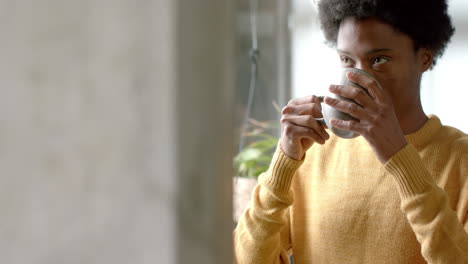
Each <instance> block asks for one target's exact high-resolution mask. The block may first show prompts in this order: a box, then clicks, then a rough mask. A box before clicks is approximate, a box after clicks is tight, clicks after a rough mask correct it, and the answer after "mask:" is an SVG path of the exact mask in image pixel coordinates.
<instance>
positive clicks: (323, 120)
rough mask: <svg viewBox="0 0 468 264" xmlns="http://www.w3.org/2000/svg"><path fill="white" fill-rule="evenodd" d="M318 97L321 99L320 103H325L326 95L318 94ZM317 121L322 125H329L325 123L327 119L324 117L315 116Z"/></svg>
mask: <svg viewBox="0 0 468 264" xmlns="http://www.w3.org/2000/svg"><path fill="white" fill-rule="evenodd" d="M317 98H318V99H319V101H320V103H323V99H324V98H325V96H317ZM315 121H317V122H318V123H319V124H320V125H322V126H327V124H326V123H325V119H323V117H322V118H315Z"/></svg>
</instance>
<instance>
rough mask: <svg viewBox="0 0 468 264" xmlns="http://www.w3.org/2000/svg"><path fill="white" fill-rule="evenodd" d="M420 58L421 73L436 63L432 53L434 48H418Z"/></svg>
mask: <svg viewBox="0 0 468 264" xmlns="http://www.w3.org/2000/svg"><path fill="white" fill-rule="evenodd" d="M418 60H419V65H420V71H421V73H423V72H425V71H427V70H428V69H430V68H431V66H432V64H433V63H434V54H433V53H432V50H430V49H428V48H420V49H419V50H418Z"/></svg>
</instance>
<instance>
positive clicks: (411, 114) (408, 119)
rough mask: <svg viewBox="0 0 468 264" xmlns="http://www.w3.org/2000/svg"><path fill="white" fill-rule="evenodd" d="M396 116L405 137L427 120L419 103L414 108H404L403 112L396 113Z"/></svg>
mask: <svg viewBox="0 0 468 264" xmlns="http://www.w3.org/2000/svg"><path fill="white" fill-rule="evenodd" d="M400 109H402V108H400ZM396 114H397V118H398V121H399V122H400V127H401V130H403V133H404V134H405V135H409V134H411V133H414V132H416V131H418V130H419V129H421V128H422V127H423V126H424V124H425V123H426V122H427V120H428V117H427V116H426V114H425V113H424V110H423V108H422V106H421V103H418V104H417V105H416V106H414V105H413V106H408V107H405V108H404V109H403V111H400V112H397V113H396Z"/></svg>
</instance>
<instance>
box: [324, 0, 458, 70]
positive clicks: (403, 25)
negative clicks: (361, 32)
mask: <svg viewBox="0 0 468 264" xmlns="http://www.w3.org/2000/svg"><path fill="white" fill-rule="evenodd" d="M318 9H319V19H320V25H321V28H322V30H323V32H324V35H325V39H326V41H327V43H329V44H330V45H332V46H336V44H337V36H338V30H339V28H340V23H341V22H342V21H343V19H345V18H347V17H355V18H357V19H366V18H375V19H378V20H380V21H382V22H384V23H387V24H389V25H391V26H392V27H393V28H395V29H396V30H397V31H399V32H401V33H404V34H406V35H407V36H409V37H410V38H411V39H412V40H413V43H414V45H415V49H418V48H428V49H430V50H432V52H433V54H434V63H433V65H435V63H436V61H437V59H438V58H439V57H440V56H442V54H443V53H444V51H445V48H446V47H447V44H448V43H449V41H450V39H451V37H452V35H453V34H454V33H455V28H454V27H453V25H452V21H451V19H450V16H449V15H448V13H447V1H446V0H321V1H320V2H319V4H318Z"/></svg>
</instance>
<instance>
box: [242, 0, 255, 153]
mask: <svg viewBox="0 0 468 264" xmlns="http://www.w3.org/2000/svg"><path fill="white" fill-rule="evenodd" d="M257 14H258V0H250V34H251V38H252V47H251V48H250V50H249V57H250V83H249V96H248V98H247V107H246V110H245V115H244V120H243V122H242V128H241V137H240V142H239V153H240V152H241V150H242V148H244V145H245V135H246V134H247V128H248V126H249V119H250V112H251V111H252V104H253V97H254V95H255V89H256V87H257V75H258V60H259V57H260V50H259V49H258V36H257Z"/></svg>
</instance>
